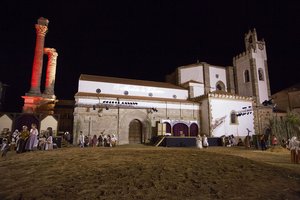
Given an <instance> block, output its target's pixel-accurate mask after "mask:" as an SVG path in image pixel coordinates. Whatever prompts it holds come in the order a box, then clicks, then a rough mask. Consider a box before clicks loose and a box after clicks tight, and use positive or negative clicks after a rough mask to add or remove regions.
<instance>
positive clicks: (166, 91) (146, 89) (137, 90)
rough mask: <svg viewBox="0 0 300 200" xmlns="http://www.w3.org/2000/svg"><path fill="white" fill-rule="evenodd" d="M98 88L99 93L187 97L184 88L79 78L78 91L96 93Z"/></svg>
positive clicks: (186, 91) (171, 97)
mask: <svg viewBox="0 0 300 200" xmlns="http://www.w3.org/2000/svg"><path fill="white" fill-rule="evenodd" d="M98 88H99V89H101V94H114V95H124V91H128V95H129V96H141V97H148V96H149V93H152V94H153V97H158V98H170V99H174V95H176V99H187V98H188V90H184V89H182V90H181V89H173V88H160V87H150V86H140V85H128V84H119V83H107V82H94V81H85V80H79V86H78V92H86V93H96V89H98Z"/></svg>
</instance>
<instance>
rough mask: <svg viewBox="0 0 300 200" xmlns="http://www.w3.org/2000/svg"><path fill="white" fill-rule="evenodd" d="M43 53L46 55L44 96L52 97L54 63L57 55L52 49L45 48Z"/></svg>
mask: <svg viewBox="0 0 300 200" xmlns="http://www.w3.org/2000/svg"><path fill="white" fill-rule="evenodd" d="M44 53H45V54H47V55H48V64H47V71H46V81H45V91H44V94H45V95H54V84H55V73H56V61H57V56H58V53H57V52H56V50H55V49H54V48H45V49H44Z"/></svg>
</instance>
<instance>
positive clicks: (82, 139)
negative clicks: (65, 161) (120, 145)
mask: <svg viewBox="0 0 300 200" xmlns="http://www.w3.org/2000/svg"><path fill="white" fill-rule="evenodd" d="M78 144H79V147H81V148H83V147H115V146H116V145H117V137H116V136H115V135H114V134H112V135H110V134H107V135H106V134H104V131H102V132H101V134H100V135H99V136H98V137H97V135H94V136H93V137H90V136H85V135H84V134H83V132H82V131H80V134H79V140H78Z"/></svg>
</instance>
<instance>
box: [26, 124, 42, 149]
mask: <svg viewBox="0 0 300 200" xmlns="http://www.w3.org/2000/svg"><path fill="white" fill-rule="evenodd" d="M38 135H39V131H38V129H37V126H36V124H31V129H30V135H29V138H28V140H27V142H26V146H25V150H26V151H32V150H36V149H37V145H38V139H37V137H38Z"/></svg>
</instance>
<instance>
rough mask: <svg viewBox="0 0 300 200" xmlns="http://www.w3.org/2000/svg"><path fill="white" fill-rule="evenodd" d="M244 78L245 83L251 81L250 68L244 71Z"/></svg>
mask: <svg viewBox="0 0 300 200" xmlns="http://www.w3.org/2000/svg"><path fill="white" fill-rule="evenodd" d="M244 79H245V83H248V82H250V75H249V70H245V72H244Z"/></svg>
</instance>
